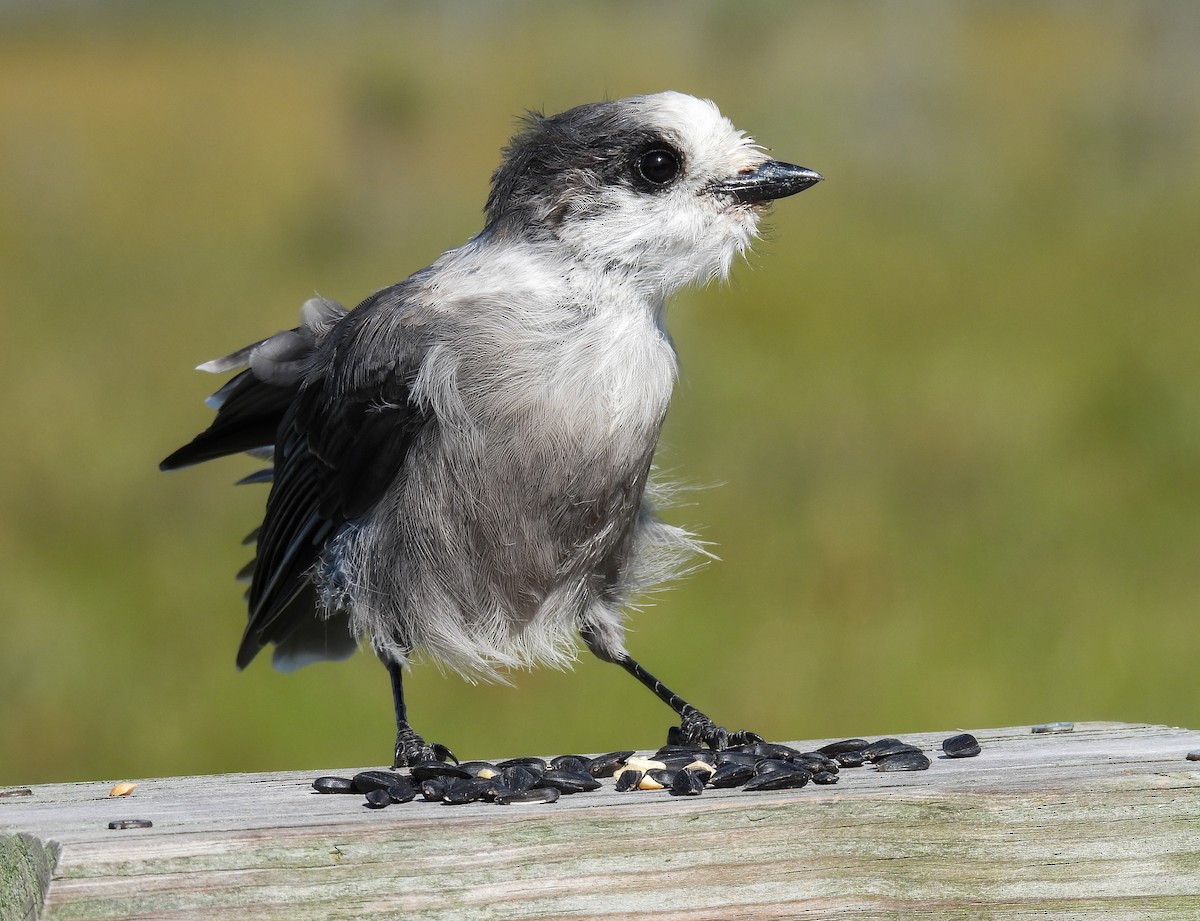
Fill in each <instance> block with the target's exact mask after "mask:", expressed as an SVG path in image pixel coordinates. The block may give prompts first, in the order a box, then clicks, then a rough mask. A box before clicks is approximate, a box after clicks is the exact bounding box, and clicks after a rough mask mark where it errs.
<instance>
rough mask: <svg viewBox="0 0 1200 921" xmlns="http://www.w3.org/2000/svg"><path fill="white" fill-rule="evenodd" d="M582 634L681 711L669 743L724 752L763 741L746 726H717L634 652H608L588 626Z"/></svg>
mask: <svg viewBox="0 0 1200 921" xmlns="http://www.w3.org/2000/svg"><path fill="white" fill-rule="evenodd" d="M580 634H581V636H582V637H583V641H584V642H585V643H586V644H587V647H588V649H590V650H591V651H592V652H593V653H595V654H596V656H597V657H599V658H600V659H602V660H603V661H605V662H613V663H615V664H617V665H619V666H621V668H623V669H625V671H627V672H629V674H631V675H633V677H634V678H636V679H637V680H638V681H640V682H641V683H642V684H644V685H645V686H646V687H648V688H649V689H650V690H651V691H653V692H654V695H655V696H656V697H657V698H658V699H659V700H661V701H662V702H663V703H664V704H666V705H667V706H668V707H670V708H671V709H672V710H674V711H675V712H676V713H678V714H679V725H678V726H672V727H671V729H670V730H669V731H668V733H667V744H668V745H707V746H708V747H709V748H711V749H713V750H714V751H724V750H725V749H727V748H733V747H735V746H738V745H746V744H747V743H753V742H761V741H763V738H762V736H760V735H759V734H758V733H756V732H750V731H748V730H746V729H739V730H738V731H736V732H730V731H729V730H728V729H726V728H725V727H724V726H718V725H717V724H716V723H714V722H713V721H712V720H711V719H710V718H709V717H708V716H706V715H705V714H704V713H702V712H701V711H699V710H697V709H696V708H695V707H693V706H692V705H691V704H689V703H688V702H687V701H686V700H684V699H683V698H682V697H680V696H679V695H678V694H676V693H675V692H674V691H672V690H671V689H670V688H669V687H667V686H666V685H665V684H663V683H662V682H661V681H659V680H658V679H657V678H655V677H654V676H653V675H652V674H650V673H649V672H648V671H646V669H644V668H642V666H641V664H640V663H638V661H637V660H636V659H634V658H633V657H632V656H631V655H629V654H628V653H626V652H623V651H622V652H620V653H618V654H615V655H614V654H613V653H611V652H609V651H607V650H606V649H604V648H603V647H602V646H601V645H600V643H599V642H598V640H597V637H596V635H595V634H594V633H593V632H592V631H591V630H589V629H587V628H584V629H583V630H581V631H580Z"/></svg>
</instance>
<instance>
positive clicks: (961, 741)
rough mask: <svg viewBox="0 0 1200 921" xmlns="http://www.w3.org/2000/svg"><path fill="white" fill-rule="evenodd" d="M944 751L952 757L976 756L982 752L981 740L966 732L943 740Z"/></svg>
mask: <svg viewBox="0 0 1200 921" xmlns="http://www.w3.org/2000/svg"><path fill="white" fill-rule="evenodd" d="M942 751H944V752H945V753H946V755H947V756H948V757H950V758H974V757H975V756H976V755H978V754H979V752H980V748H979V740H978V739H976V738H975V737H974V736H973V735H971V734H970V733H969V732H964V733H961V734H959V735H956V736H951V737H950V738H948V739H946V740H945V741H944V742H942Z"/></svg>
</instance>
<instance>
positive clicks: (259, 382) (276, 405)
mask: <svg viewBox="0 0 1200 921" xmlns="http://www.w3.org/2000/svg"><path fill="white" fill-rule="evenodd" d="M300 315H301V320H302V322H301V325H300V326H298V327H296V328H295V329H289V330H284V331H283V332H279V333H276V334H275V335H274V336H271V337H269V338H267V339H262V340H259V341H258V342H254V343H252V344H250V345H248V346H246V347H244V348H241V349H238V350H237V351H236V352H231V353H229V354H228V355H224V356H222V357H221V358H214V359H213V360H212V361H207V362H205V363H204V364H202V365H199V366H198V367H197V369H196V370H198V371H207V372H209V373H211V374H222V373H224V372H226V371H234V370H237V369H239V368H244V369H245V370H243V371H242V372H241V373H240V374H237V375H236V376H235V377H233V378H230V380H228V381H227V382H226V383H225V385H224V386H223V387H221V388H220V389H219V390H218V391H217V392H216V393H214V394H213V395H212V396H210V397H209V398H208V399H207V400H205V402H206V403H207V404H208V405H209V407H211V408H212V409H215V410H216V411H217V417H216V418H215V419H214V420H213V421H212V424H211V425H210V426H209V427H208V428H207V429H205V430H204V431H203V432H201V433H200V434H199V435H197V436H196V437H195V438H193V439H192V440H191V441H190V442H188V443H187V444H186V445H184V446H183V447H182V448H180V449H179V450H177V451H175V452H174V453H172V454H171V455H169V456H168V457H166V458H165V459H164V460H163V461H162V462H161V463H160V464H159V465H158V466H159V469H160V470H178V469H179V468H181V467H190V466H191V465H192V464H200V463H203V462H204V461H208V460H212V459H214V458H217V457H226V456H228V455H230V454H240V453H242V452H248V453H250V454H253V455H255V456H257V457H262V458H264V459H270V458H271V456H272V450H273V447H274V445H275V439H276V435H277V433H278V431H279V425H280V423H281V422H282V421H283V417H284V414H285V413H286V412H287V409H288V407H289V406H290V405H291V403H292V401H293V400H294V399H295V396H296V392H297V391H298V389H299V386H300V382H301V381H302V379H303V371H304V365H305V360H306V359H307V358H308V356H309V355H310V354H311V353H312V351H313V349H314V348H316V345H317V343H318V342H320V340H321V339H322V338H323V337H324V335H325V333H326V332H328V331H329V330H330V329H331V328H332V327H333V326H334V324H335V323H336V322H337V321H338V320H340V319H341V318H342V317H343V316H345V315H346V308H345V307H343V306H342V305H341V304H339V303H337V302H336V301H331V300H328V299H326V298H323V297H314V298H310V299H309V300H308V301H306V302H305V304H304V306H303V308H301V311H300ZM269 481H270V474H269V473H267V472H266V471H260V472H259V473H257V474H252V475H251V477H248V478H246V480H243V481H242V482H269Z"/></svg>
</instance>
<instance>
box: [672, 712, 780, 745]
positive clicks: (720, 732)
mask: <svg viewBox="0 0 1200 921" xmlns="http://www.w3.org/2000/svg"><path fill="white" fill-rule="evenodd" d="M679 722H680V724H679V725H678V726H672V727H671V728H670V729H669V730H668V731H667V744H668V745H707V746H708V747H709V748H711V749H712V750H713V751H725V749H727V748H736V747H737V746H739V745H748V744H753V743H755V742H761V741H763V737H762V736H760V735H759V734H758V733H757V732H750V731H749V730H746V729H739V730H737V731H736V732H730V731H729V730H728V729H726V728H725V727H724V726H718V725H717V724H716V723H714V722H713V721H712V720H711V719H709V718H708V717H707V716H705V715H704V714H703V713H701V712H700V711H699V710H697V709H696V708H695V707H686V708H685V709H684V711H683V713H682V714H681V715H680V721H679Z"/></svg>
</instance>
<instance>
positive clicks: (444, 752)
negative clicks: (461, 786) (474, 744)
mask: <svg viewBox="0 0 1200 921" xmlns="http://www.w3.org/2000/svg"><path fill="white" fill-rule="evenodd" d="M383 664H384V665H385V666H387V670H388V676H389V677H390V678H391V679H392V703H393V704H394V705H395V707H396V755H395V758H393V760H392V767H406V766H408V765H410V764H414V763H416V762H417V761H453V762H454V763H455V764H458V759H457V758H455V757H454V752H452V751H450V749H448V748H447V747H446V746H445V745H439V744H438V743H437V742H434V743H433V744H430V743H428V742H426V741H425V740H424V739H423V738H421V737H420V736H419V735H418V734H417V733H416V731H415V730H414V729H413V728H412V726H410V725H409V723H408V707H407V706H406V705H405V703H404V668H403V666H401V665H400V663H399V662H392V661H387V660H385V661H384V663H383Z"/></svg>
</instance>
